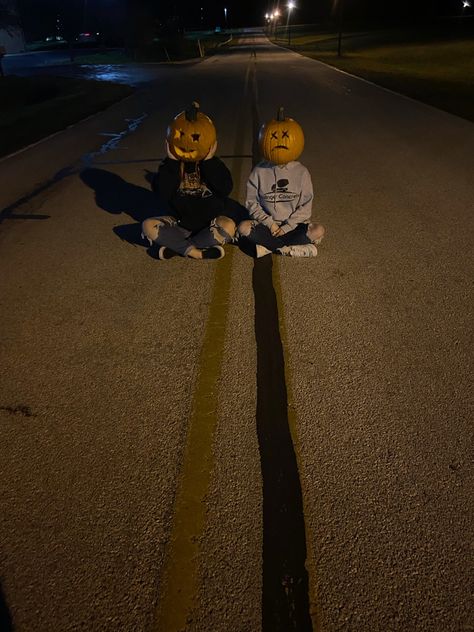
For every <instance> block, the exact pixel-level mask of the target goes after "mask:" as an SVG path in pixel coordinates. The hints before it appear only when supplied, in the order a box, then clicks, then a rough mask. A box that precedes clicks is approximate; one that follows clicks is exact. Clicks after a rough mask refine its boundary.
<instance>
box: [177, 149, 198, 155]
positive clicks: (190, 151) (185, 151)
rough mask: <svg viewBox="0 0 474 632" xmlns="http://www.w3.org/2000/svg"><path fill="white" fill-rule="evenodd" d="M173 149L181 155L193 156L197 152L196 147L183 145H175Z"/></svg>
mask: <svg viewBox="0 0 474 632" xmlns="http://www.w3.org/2000/svg"><path fill="white" fill-rule="evenodd" d="M175 151H176V153H177V154H179V155H181V156H193V155H194V154H196V153H197V149H186V148H185V147H175Z"/></svg>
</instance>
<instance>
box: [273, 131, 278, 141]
mask: <svg viewBox="0 0 474 632" xmlns="http://www.w3.org/2000/svg"><path fill="white" fill-rule="evenodd" d="M272 138H274V139H275V140H277V138H278V134H277V133H276V132H272Z"/></svg>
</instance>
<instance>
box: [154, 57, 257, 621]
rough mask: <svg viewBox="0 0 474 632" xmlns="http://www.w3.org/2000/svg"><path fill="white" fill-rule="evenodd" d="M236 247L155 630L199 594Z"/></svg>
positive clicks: (224, 268)
mask: <svg viewBox="0 0 474 632" xmlns="http://www.w3.org/2000/svg"><path fill="white" fill-rule="evenodd" d="M251 70H252V64H251V63H249V65H248V67H247V72H246V76H245V86H244V95H243V96H244V101H243V105H242V107H241V108H240V109H239V118H238V122H237V129H236V140H235V147H234V151H235V155H236V156H239V158H237V159H236V163H235V166H234V168H233V170H232V175H233V179H234V182H235V183H236V184H237V185H239V184H240V181H241V177H242V168H243V158H242V155H243V154H244V152H243V145H244V142H245V103H246V102H248V99H247V97H248V91H249V80H250V76H251ZM232 259H233V248H228V249H227V250H226V256H225V257H224V259H222V260H221V261H219V263H218V264H217V265H216V274H215V277H214V287H213V290H212V297H211V305H210V310H209V317H208V320H207V325H206V330H205V334H204V342H203V345H202V349H201V354H200V358H199V375H198V378H197V384H196V388H195V391H194V399H193V406H192V414H191V420H190V424H189V430H188V435H187V439H186V447H185V452H184V466H183V470H182V473H181V478H180V481H179V485H178V492H177V496H176V500H175V509H174V523H173V527H172V531H171V536H170V540H169V543H168V548H167V553H166V558H165V564H164V572H163V574H162V577H161V590H160V598H159V601H158V605H157V608H156V610H155V614H154V621H153V628H152V629H153V630H154V631H156V632H178V631H181V630H184V629H185V628H186V625H187V621H188V618H189V617H190V615H191V613H192V611H193V607H194V603H195V600H196V596H197V594H198V590H199V585H198V562H199V559H198V558H199V539H200V537H201V534H202V532H203V529H204V523H205V502H204V498H205V495H206V493H207V490H208V488H209V483H210V478H211V472H212V464H213V443H214V441H213V439H214V434H215V429H216V425H217V405H218V395H219V393H218V381H219V376H220V374H221V367H222V357H223V352H224V344H225V335H226V327H227V318H228V313H229V306H230V284H231V272H232Z"/></svg>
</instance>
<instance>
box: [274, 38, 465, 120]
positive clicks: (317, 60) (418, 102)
mask: <svg viewBox="0 0 474 632" xmlns="http://www.w3.org/2000/svg"><path fill="white" fill-rule="evenodd" d="M269 41H270V42H271V40H269ZM271 43H272V44H274V42H271ZM274 46H278V48H282V49H283V50H286V51H287V52H289V53H294V54H295V55H298V56H299V57H303V59H309V60H310V61H315V62H316V63H317V64H321V66H325V67H326V68H332V70H336V71H337V72H342V74H343V75H347V76H348V77H352V78H353V79H359V81H363V82H364V83H368V84H369V86H374V87H375V88H379V89H380V90H385V92H388V93H389V94H394V95H395V96H397V97H401V98H402V99H406V100H407V101H411V102H412V103H416V104H417V105H421V106H423V107H426V108H430V109H431V110H435V111H436V112H442V113H443V114H447V115H448V116H455V117H456V118H459V119H461V121H465V122H468V123H469V122H470V121H469V119H466V118H464V117H463V116H460V115H459V114H454V113H453V112H448V111H447V110H443V109H441V108H437V107H436V106H435V105H431V104H430V103H425V102H424V101H420V100H419V99H415V98H414V97H410V96H408V95H407V94H403V93H402V92H396V91H395V90H391V89H390V88H386V87H385V86H381V85H380V84H379V83H375V82H374V81H370V79H365V78H364V77H360V76H359V75H353V74H352V73H350V72H347V70H342V69H341V68H337V66H331V64H327V63H325V62H324V61H321V60H320V59H315V58H314V57H308V56H307V55H303V53H299V52H298V51H296V50H292V49H291V48H286V46H282V45H281V44H274Z"/></svg>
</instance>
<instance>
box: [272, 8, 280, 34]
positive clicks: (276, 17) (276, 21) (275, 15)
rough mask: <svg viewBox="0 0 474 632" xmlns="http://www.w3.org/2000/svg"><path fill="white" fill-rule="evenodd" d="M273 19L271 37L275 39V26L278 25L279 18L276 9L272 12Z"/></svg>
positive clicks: (278, 12)
mask: <svg viewBox="0 0 474 632" xmlns="http://www.w3.org/2000/svg"><path fill="white" fill-rule="evenodd" d="M272 15H273V19H274V20H275V21H274V22H273V37H274V38H275V39H276V34H277V24H278V18H279V17H280V11H278V9H276V10H275V11H274V12H273V14H272Z"/></svg>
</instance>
